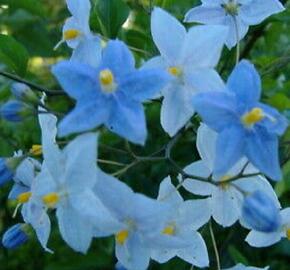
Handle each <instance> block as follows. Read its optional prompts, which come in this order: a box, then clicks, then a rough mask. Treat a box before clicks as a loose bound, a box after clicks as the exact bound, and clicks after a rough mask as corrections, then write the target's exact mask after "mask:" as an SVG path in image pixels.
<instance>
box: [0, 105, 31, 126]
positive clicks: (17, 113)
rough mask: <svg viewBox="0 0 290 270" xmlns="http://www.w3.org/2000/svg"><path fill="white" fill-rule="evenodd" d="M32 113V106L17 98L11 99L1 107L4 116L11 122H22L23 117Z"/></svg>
mask: <svg viewBox="0 0 290 270" xmlns="http://www.w3.org/2000/svg"><path fill="white" fill-rule="evenodd" d="M31 114H32V108H30V107H29V106H27V105H26V104H25V103H23V102H21V101H17V100H10V101H8V102H6V103H5V104H4V105H3V106H2V107H1V115H2V117H3V118H4V119H5V120H7V121H10V122H21V121H22V120H23V118H25V117H26V116H28V115H31Z"/></svg>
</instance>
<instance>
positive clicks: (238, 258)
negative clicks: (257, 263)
mask: <svg viewBox="0 0 290 270" xmlns="http://www.w3.org/2000/svg"><path fill="white" fill-rule="evenodd" d="M228 251H229V254H230V256H231V257H232V259H233V260H234V261H235V263H242V264H245V265H248V264H249V261H248V259H247V258H246V257H245V256H244V255H243V254H242V253H241V252H240V251H239V250H238V249H237V248H236V247H234V246H232V245H230V246H229V249H228Z"/></svg>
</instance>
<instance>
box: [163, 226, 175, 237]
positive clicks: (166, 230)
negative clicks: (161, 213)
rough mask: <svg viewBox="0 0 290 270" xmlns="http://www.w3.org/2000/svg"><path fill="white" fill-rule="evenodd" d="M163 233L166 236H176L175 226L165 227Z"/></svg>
mask: <svg viewBox="0 0 290 270" xmlns="http://www.w3.org/2000/svg"><path fill="white" fill-rule="evenodd" d="M162 233H163V234H166V235H174V234H175V226H174V225H169V226H167V227H165V228H164V230H163V231H162Z"/></svg>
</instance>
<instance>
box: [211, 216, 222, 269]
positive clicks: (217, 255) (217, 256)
mask: <svg viewBox="0 0 290 270" xmlns="http://www.w3.org/2000/svg"><path fill="white" fill-rule="evenodd" d="M209 231H210V236H211V241H212V245H213V249H214V253H215V257H216V264H217V270H221V263H220V256H219V252H218V248H217V244H216V240H215V236H214V232H213V228H212V222H211V220H210V221H209Z"/></svg>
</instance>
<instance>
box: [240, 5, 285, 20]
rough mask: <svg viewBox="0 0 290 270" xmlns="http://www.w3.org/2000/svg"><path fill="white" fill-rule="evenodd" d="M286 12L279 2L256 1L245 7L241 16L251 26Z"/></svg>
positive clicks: (242, 8)
mask: <svg viewBox="0 0 290 270" xmlns="http://www.w3.org/2000/svg"><path fill="white" fill-rule="evenodd" d="M283 10H285V8H284V7H283V5H282V4H281V2H280V1H278V0H256V1H252V2H251V3H250V4H249V5H243V6H242V7H241V9H240V16H241V18H242V20H243V21H245V22H246V23H247V24H249V25H255V24H259V23H261V22H262V21H264V20H265V19H266V18H267V17H269V16H271V15H273V14H276V13H279V12H282V11H283Z"/></svg>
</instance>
